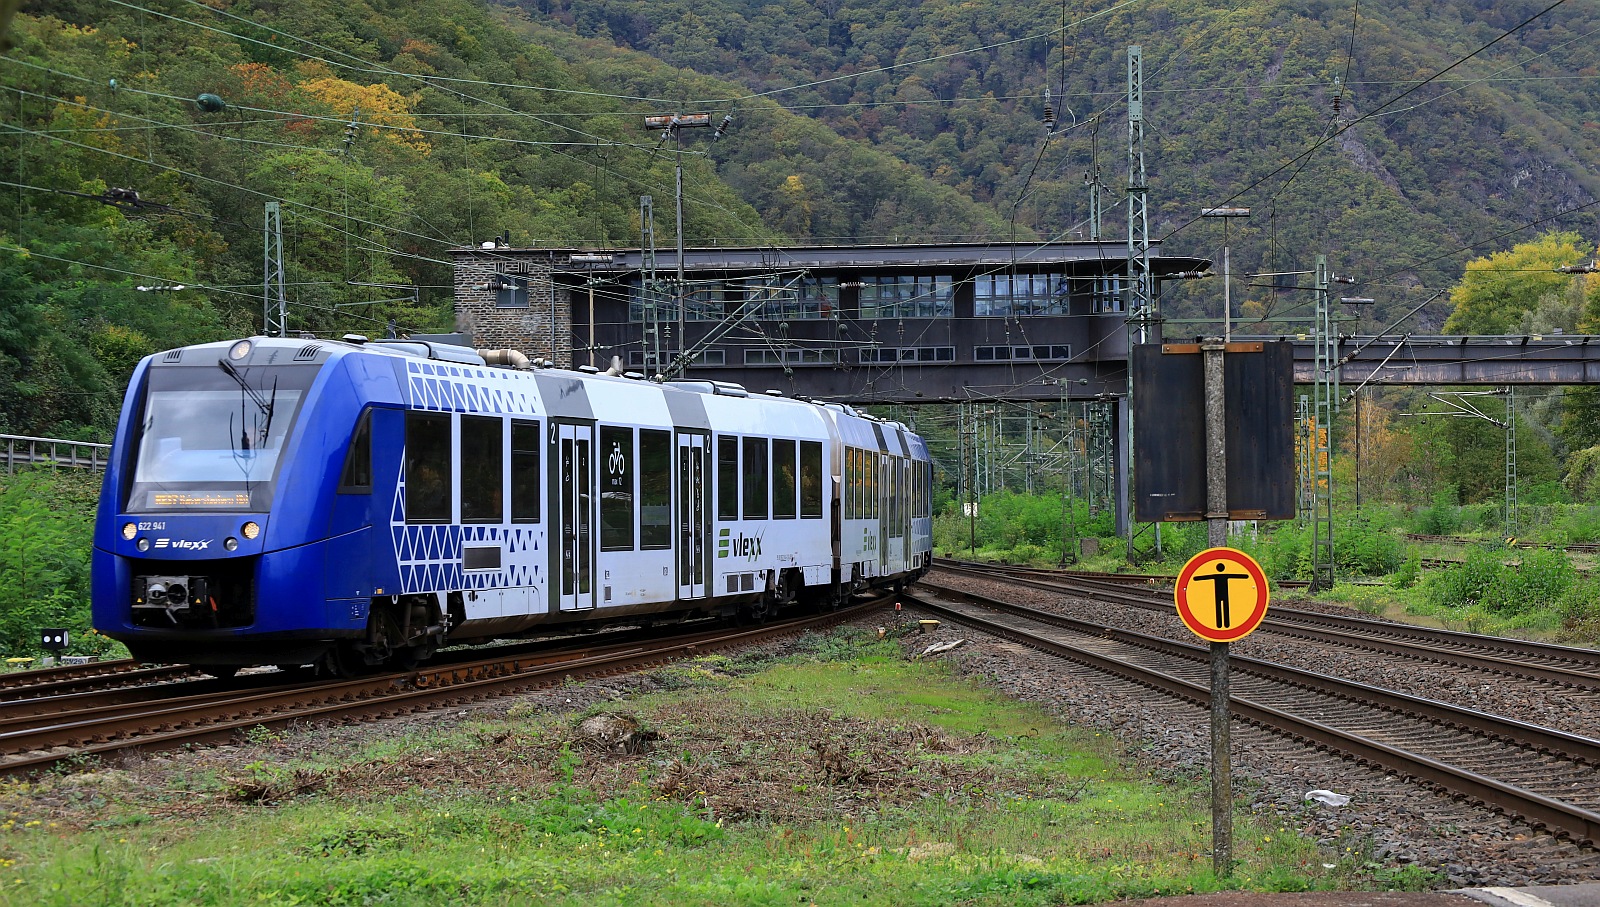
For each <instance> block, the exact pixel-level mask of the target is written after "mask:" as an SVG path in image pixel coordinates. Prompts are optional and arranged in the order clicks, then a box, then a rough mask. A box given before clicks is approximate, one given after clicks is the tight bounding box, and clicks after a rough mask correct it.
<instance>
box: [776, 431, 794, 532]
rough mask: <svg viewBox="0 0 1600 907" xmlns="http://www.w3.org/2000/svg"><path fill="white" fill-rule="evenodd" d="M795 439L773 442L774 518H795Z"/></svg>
mask: <svg viewBox="0 0 1600 907" xmlns="http://www.w3.org/2000/svg"><path fill="white" fill-rule="evenodd" d="M794 451H795V446H794V442H793V441H773V442H772V518H773V519H775V520H792V519H794V518H795V512H796V511H795V504H796V501H795V474H794Z"/></svg>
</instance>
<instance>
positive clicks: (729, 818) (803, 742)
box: [0, 630, 1415, 905]
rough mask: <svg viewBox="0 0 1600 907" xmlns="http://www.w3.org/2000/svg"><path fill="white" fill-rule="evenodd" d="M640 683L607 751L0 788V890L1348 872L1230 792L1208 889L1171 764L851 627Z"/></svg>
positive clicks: (234, 890)
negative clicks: (655, 684)
mask: <svg viewBox="0 0 1600 907" xmlns="http://www.w3.org/2000/svg"><path fill="white" fill-rule="evenodd" d="M658 679H659V680H660V681H661V683H660V684H659V686H660V687H661V688H662V689H663V691H662V692H656V693H651V694H648V695H641V696H637V697H634V698H631V699H629V700H628V701H627V702H625V703H617V702H609V703H606V704H605V706H604V709H601V708H591V709H589V710H588V712H587V713H585V714H590V715H592V714H597V713H601V712H606V713H607V714H608V715H620V716H624V717H625V718H626V719H627V720H628V721H629V722H632V723H631V724H628V725H627V726H628V727H633V728H637V730H638V734H637V735H636V739H635V740H634V742H633V743H630V744H628V745H626V746H621V747H616V746H600V745H597V744H596V743H595V742H594V741H592V740H588V739H586V738H584V737H583V736H582V735H581V734H580V733H578V731H577V730H576V728H577V727H578V723H579V720H580V719H581V718H583V717H585V714H578V715H574V714H571V713H563V712H558V711H549V710H546V709H545V708H543V707H539V706H534V705H531V704H529V705H517V706H514V707H512V708H511V709H509V710H506V711H504V712H502V713H500V714H497V715H492V716H488V717H482V718H476V719H462V720H461V721H459V722H456V723H434V724H432V725H429V726H421V725H418V726H415V727H412V728H408V729H406V730H405V731H404V732H402V733H399V734H394V733H391V734H389V735H387V736H384V737H381V738H377V739H370V738H368V737H357V738H356V739H357V741H358V742H355V743H352V744H350V745H349V746H348V747H345V746H343V745H342V744H339V743H337V742H336V741H332V740H327V739H318V738H317V737H306V736H304V735H288V736H287V737H284V736H279V735H275V737H276V739H262V740H255V741H247V742H246V743H245V744H244V745H242V746H241V747H240V748H239V750H238V752H236V753H229V754H224V753H221V752H216V751H212V752H206V751H202V752H197V753H195V754H193V755H192V756H190V757H184V758H181V759H178V760H175V761H174V762H173V763H172V766H171V767H169V768H166V769H159V770H158V769H154V768H150V767H148V766H147V767H146V768H143V769H140V768H136V769H134V770H133V771H132V773H131V774H129V773H122V772H117V771H102V772H96V773H89V774H78V775H62V776H50V777H47V778H44V779H41V780H39V781H38V782H35V783H31V784H13V785H11V786H10V787H8V788H7V789H5V790H4V792H3V796H0V810H5V811H6V815H4V816H3V817H0V873H3V874H0V903H8V904H85V903H99V904H129V905H132V904H175V903H183V904H260V903H272V904H311V903H315V904H331V905H346V904H348V905H358V904H379V903H381V904H386V905H387V904H397V905H407V904H522V903H538V904H630V905H633V904H772V905H778V904H784V905H791V904H809V903H827V904H839V903H851V904H863V905H875V904H886V905H887V904H895V905H899V904H949V903H962V904H1007V905H1013V904H1017V905H1029V904H1055V903H1064V902H1065V903H1090V902H1097V901H1107V900H1114V899H1119V898H1131V897H1142V896H1150V895H1156V894H1168V893H1183V892H1190V891H1212V890H1218V889H1222V888H1229V887H1243V888H1257V889H1271V890H1300V889H1306V888H1326V887H1334V886H1337V885H1341V884H1350V883H1351V882H1352V880H1353V879H1355V878H1357V871H1358V870H1360V869H1362V868H1363V867H1357V866H1355V865H1353V864H1352V863H1351V862H1350V861H1348V860H1346V861H1344V862H1340V861H1338V860H1335V859H1333V858H1331V857H1327V856H1325V855H1323V854H1321V853H1319V852H1318V850H1317V848H1316V846H1315V845H1314V844H1313V843H1311V842H1309V841H1306V840H1304V839H1302V838H1301V837H1299V836H1298V835H1296V834H1295V833H1293V832H1292V831H1287V830H1285V829H1282V828H1279V827H1276V826H1275V825H1272V824H1263V823H1262V821H1258V820H1253V819H1250V818H1248V817H1247V816H1246V815H1245V814H1244V813H1243V811H1241V814H1240V818H1239V821H1238V825H1237V832H1236V844H1235V853H1236V856H1237V857H1238V860H1239V865H1238V870H1237V872H1236V874H1235V876H1234V878H1232V879H1229V880H1218V879H1216V878H1215V877H1213V875H1212V872H1211V867H1210V856H1209V854H1208V853H1207V848H1208V846H1209V843H1208V842H1209V828H1210V817H1209V812H1208V810H1207V808H1206V803H1207V800H1206V797H1207V793H1206V790H1205V789H1204V788H1203V787H1201V786H1200V784H1199V783H1198V782H1192V781H1191V782H1179V783H1177V784H1176V785H1174V784H1171V783H1165V784H1164V783H1158V782H1156V781H1155V780H1152V779H1151V778H1149V777H1147V776H1146V775H1145V773H1144V772H1142V771H1141V770H1140V769H1139V768H1138V766H1136V765H1130V764H1126V763H1124V762H1122V761H1120V760H1119V757H1118V755H1117V752H1118V751H1117V749H1116V746H1115V745H1114V744H1113V742H1112V741H1111V740H1110V739H1109V738H1107V737H1103V736H1100V735H1098V734H1095V733H1094V732H1093V731H1089V730H1084V729H1079V728H1071V727H1066V726H1064V725H1063V723H1062V722H1060V721H1059V720H1057V719H1055V718H1052V717H1051V716H1049V715H1048V714H1046V713H1044V712H1042V711H1040V710H1038V709H1036V708H1033V707H1031V706H1027V705H1023V704H1019V703H1017V702H1014V701H1011V700H1008V699H1005V698H1002V697H1000V696H998V695H996V694H994V693H993V692H991V691H989V690H987V689H985V688H983V687H981V686H978V685H976V684H973V683H970V682H968V681H966V680H963V679H962V678H959V677H957V676H955V675H954V674H953V673H952V672H950V671H949V670H947V669H946V668H945V667H943V666H942V665H940V664H930V663H925V662H913V661H908V660H906V659H905V658H904V657H903V655H902V654H901V652H900V649H899V648H898V646H897V644H896V643H895V642H893V641H892V640H890V641H883V642H880V641H877V640H875V639H871V640H869V639H868V638H867V636H866V634H864V633H862V632H861V631H860V630H855V631H839V632H836V633H834V634H831V635H828V636H823V637H813V638H812V639H811V642H810V644H809V646H808V647H807V648H806V649H805V650H804V651H801V652H800V653H799V654H794V655H790V656H788V657H785V658H782V659H777V660H772V661H765V662H763V661H761V660H758V659H754V658H748V657H746V658H727V657H722V656H710V657H707V658H703V659H699V660H697V661H695V662H690V663H687V664H685V665H682V666H679V667H675V668H671V669H668V670H667V671H664V672H661V674H659V675H658ZM558 701H559V700H558ZM607 710H609V711H607ZM163 772H164V774H163ZM178 778H184V779H189V780H190V781H191V782H192V783H189V784H188V785H186V786H185V787H182V788H180V787H179V786H177V785H176V784H175V783H174V782H175V780H176V779H178ZM1285 821H1290V822H1292V821H1293V819H1292V817H1290V818H1289V819H1287V820H1285ZM1324 860H1327V861H1328V862H1327V863H1326V864H1325V863H1324ZM1329 866H1331V868H1328V867H1329ZM1365 868H1366V869H1370V868H1371V867H1365ZM1362 878H1367V879H1369V881H1370V876H1363V877H1362ZM1414 882H1415V880H1408V881H1407V882H1406V884H1411V883H1414ZM1391 884H1397V883H1394V882H1391Z"/></svg>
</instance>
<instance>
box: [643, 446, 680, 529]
mask: <svg viewBox="0 0 1600 907" xmlns="http://www.w3.org/2000/svg"><path fill="white" fill-rule="evenodd" d="M639 547H640V548H643V549H645V550H647V551H651V550H661V549H664V548H671V547H672V433H671V432H667V431H652V430H651V429H648V428H642V429H640V430H639Z"/></svg>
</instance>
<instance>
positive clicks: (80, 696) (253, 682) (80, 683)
mask: <svg viewBox="0 0 1600 907" xmlns="http://www.w3.org/2000/svg"><path fill="white" fill-rule="evenodd" d="M683 626H684V631H683V634H682V635H681V636H680V637H679V638H683V639H688V638H690V634H691V633H694V632H700V633H712V632H715V631H716V629H722V628H725V627H726V625H725V624H724V623H723V622H722V621H720V620H716V619H712V620H696V621H693V622H686V623H685V624H684V625H683ZM661 633H662V631H661V630H652V629H645V628H636V629H622V630H607V631H604V632H601V633H596V634H579V635H572V636H562V637H547V638H544V639H540V640H537V641H533V642H523V643H512V644H509V645H501V646H496V647H494V648H493V649H486V648H484V647H481V646H480V647H475V648H471V649H463V648H455V649H450V650H446V651H444V652H442V653H440V654H439V655H438V656H436V657H435V658H434V659H433V660H432V661H430V662H429V664H428V667H429V668H438V667H442V666H444V665H447V664H456V663H460V662H468V661H482V660H484V658H485V653H487V652H492V653H493V654H494V657H495V658H500V659H504V658H508V657H511V656H513V655H542V654H544V653H548V652H568V651H575V650H585V651H591V652H598V651H601V650H606V651H611V650H613V649H614V648H615V647H618V646H623V645H638V644H639V643H641V642H649V641H650V640H652V639H660V638H662V637H661ZM382 673H386V674H395V673H399V674H404V673H407V672H396V671H383V672H382ZM375 674H376V672H375ZM375 674H374V676H375ZM125 676H128V677H133V678H136V679H137V678H140V677H142V678H143V680H144V681H145V683H144V685H142V686H141V685H134V684H132V683H127V684H121V685H116V686H109V687H106V686H104V685H103V684H100V683H95V682H94V681H93V680H92V679H85V680H77V681H63V682H62V683H61V684H60V686H61V688H62V690H61V692H59V693H57V694H55V695H40V696H37V697H33V698H27V699H11V700H3V701H0V728H5V727H10V726H18V725H21V726H27V725H29V724H30V723H36V722H29V721H28V720H27V719H28V718H30V717H34V716H39V715H56V716H64V715H66V714H67V713H75V712H81V711H85V710H88V709H96V708H100V707H102V706H115V705H123V704H125V703H137V702H145V703H149V702H154V701H157V700H161V701H172V700H173V699H175V698H178V697H183V696H187V695H190V694H193V695H195V696H200V695H217V696H227V695H236V696H242V695H245V694H246V692H248V691H252V690H261V689H262V688H264V687H268V686H277V685H282V684H284V683H286V678H294V679H292V680H291V681H287V682H293V683H298V684H300V685H302V686H304V685H306V684H307V683H308V682H310V676H309V675H307V674H284V673H281V672H270V673H247V674H240V675H239V676H238V677H237V678H230V679H222V678H212V677H209V676H206V675H204V674H203V673H202V672H198V671H194V670H192V669H190V668H187V667H179V666H171V667H167V668H158V669H151V672H150V673H149V674H147V675H140V673H139V672H138V671H134V672H129V674H128V675H125ZM168 680H178V681H180V682H179V683H163V681H168ZM81 687H87V689H81ZM37 689H38V690H39V691H40V692H42V693H47V692H49V691H48V690H47V689H45V688H44V687H40V688H37ZM13 719H14V720H13Z"/></svg>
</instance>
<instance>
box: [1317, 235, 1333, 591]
mask: <svg viewBox="0 0 1600 907" xmlns="http://www.w3.org/2000/svg"><path fill="white" fill-rule="evenodd" d="M1316 275H1317V281H1316V296H1317V324H1316V339H1315V342H1314V346H1315V347H1316V362H1315V366H1314V368H1315V374H1314V375H1313V376H1312V377H1313V378H1314V379H1315V381H1316V399H1315V402H1314V403H1313V407H1314V409H1313V413H1314V415H1315V420H1316V424H1315V428H1314V429H1313V432H1314V435H1315V436H1314V438H1313V439H1312V440H1313V442H1314V444H1315V446H1314V448H1313V450H1314V453H1313V454H1312V456H1313V462H1312V486H1311V491H1312V505H1311V591H1312V592H1317V591H1320V590H1324V589H1332V588H1333V572H1334V571H1333V564H1334V560H1333V416H1334V413H1335V412H1337V411H1338V408H1339V335H1338V331H1337V326H1336V325H1335V323H1334V318H1333V300H1332V299H1331V298H1330V297H1331V295H1332V294H1330V293H1329V292H1328V284H1329V280H1328V256H1326V255H1318V256H1317V271H1316Z"/></svg>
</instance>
